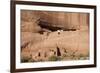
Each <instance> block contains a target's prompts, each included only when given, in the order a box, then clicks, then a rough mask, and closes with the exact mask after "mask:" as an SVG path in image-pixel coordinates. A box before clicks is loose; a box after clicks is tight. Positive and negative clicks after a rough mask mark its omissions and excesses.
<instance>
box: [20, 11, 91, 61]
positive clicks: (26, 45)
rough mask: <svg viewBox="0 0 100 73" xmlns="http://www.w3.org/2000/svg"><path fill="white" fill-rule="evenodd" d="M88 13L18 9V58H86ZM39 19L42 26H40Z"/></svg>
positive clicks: (32, 59) (37, 59)
mask: <svg viewBox="0 0 100 73" xmlns="http://www.w3.org/2000/svg"><path fill="white" fill-rule="evenodd" d="M88 16H89V15H88V14H86V13H64V12H59V13H57V12H47V11H28V10H22V11H21V58H22V59H23V58H25V61H28V62H30V61H32V62H38V61H49V60H50V61H51V60H72V59H80V57H82V58H84V59H87V57H89V19H88ZM41 22H42V23H43V24H42V26H43V27H42V26H40V25H41ZM45 26H46V27H45ZM49 28H52V29H49ZM58 29H59V30H58ZM52 30H55V31H52ZM58 31H59V32H58ZM23 61H24V60H23ZM23 61H22V62H23Z"/></svg>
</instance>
